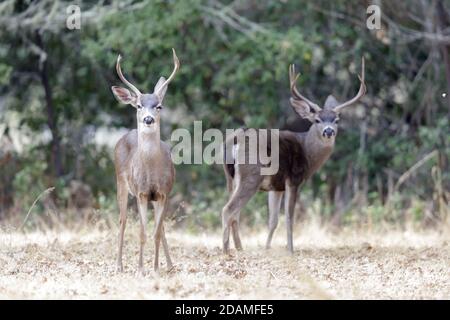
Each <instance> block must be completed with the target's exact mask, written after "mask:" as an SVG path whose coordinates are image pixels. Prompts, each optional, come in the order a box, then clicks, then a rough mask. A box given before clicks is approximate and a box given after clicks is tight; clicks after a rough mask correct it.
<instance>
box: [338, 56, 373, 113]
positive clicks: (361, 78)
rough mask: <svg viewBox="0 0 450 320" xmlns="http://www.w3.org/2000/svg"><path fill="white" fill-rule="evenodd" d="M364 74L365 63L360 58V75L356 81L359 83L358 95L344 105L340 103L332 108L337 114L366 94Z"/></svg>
mask: <svg viewBox="0 0 450 320" xmlns="http://www.w3.org/2000/svg"><path fill="white" fill-rule="evenodd" d="M365 73H366V72H365V62H364V57H362V59H361V75H358V79H359V81H360V83H361V84H360V86H359V90H358V93H357V94H356V96H355V97H354V98H353V99H351V100H349V101H346V102H344V103H342V104H340V105H337V106H336V107H335V108H334V111H336V112H339V111H340V110H341V109H343V108H345V107H348V106H349V105H351V104H353V103H355V102H356V101H358V100H359V99H361V98H362V97H363V96H364V95H365V94H366V90H367V88H366V84H365V82H364V79H365Z"/></svg>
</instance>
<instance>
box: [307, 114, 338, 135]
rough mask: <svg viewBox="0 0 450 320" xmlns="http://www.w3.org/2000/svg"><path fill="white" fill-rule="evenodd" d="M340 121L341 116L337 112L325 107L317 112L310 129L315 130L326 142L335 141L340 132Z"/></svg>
mask: <svg viewBox="0 0 450 320" xmlns="http://www.w3.org/2000/svg"><path fill="white" fill-rule="evenodd" d="M338 122H339V116H338V114H337V113H336V112H334V111H333V110H328V109H324V110H321V111H319V112H318V113H317V114H315V116H314V123H313V125H312V127H311V129H310V130H314V131H315V132H316V134H317V135H318V136H319V137H320V138H321V139H322V140H323V141H324V142H325V143H334V139H335V137H336V135H337V132H338Z"/></svg>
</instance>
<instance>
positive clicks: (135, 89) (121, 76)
mask: <svg viewBox="0 0 450 320" xmlns="http://www.w3.org/2000/svg"><path fill="white" fill-rule="evenodd" d="M121 59H122V56H121V55H120V54H119V56H118V57H117V63H116V71H117V74H118V75H119V78H120V80H122V82H123V83H125V84H126V85H127V86H128V87H129V88H130V89H131V90H132V91H133V92H134V94H135V95H136V96H139V95H141V92H140V91H139V89H138V88H136V87H135V86H134V85H133V84H131V83H130V82H129V81H128V80H127V79H125V77H124V76H123V74H122V69H121V68H120V60H121Z"/></svg>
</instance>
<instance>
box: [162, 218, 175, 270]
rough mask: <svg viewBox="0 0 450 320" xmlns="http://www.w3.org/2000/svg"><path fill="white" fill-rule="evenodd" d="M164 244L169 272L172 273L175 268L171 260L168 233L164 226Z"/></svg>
mask: <svg viewBox="0 0 450 320" xmlns="http://www.w3.org/2000/svg"><path fill="white" fill-rule="evenodd" d="M162 243H163V248H164V255H165V256H166V263H167V270H168V271H170V270H171V269H172V268H173V263H172V259H170V254H169V246H168V245H167V239H166V231H165V229H164V226H163V228H162Z"/></svg>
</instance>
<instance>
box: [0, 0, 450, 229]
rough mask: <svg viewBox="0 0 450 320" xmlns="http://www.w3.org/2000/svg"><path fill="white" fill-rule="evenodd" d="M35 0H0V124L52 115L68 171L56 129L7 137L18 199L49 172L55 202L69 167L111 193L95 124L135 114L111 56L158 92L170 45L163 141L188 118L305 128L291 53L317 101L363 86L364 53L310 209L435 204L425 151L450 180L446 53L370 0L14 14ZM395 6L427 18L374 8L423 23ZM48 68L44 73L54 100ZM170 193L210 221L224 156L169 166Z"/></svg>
mask: <svg viewBox="0 0 450 320" xmlns="http://www.w3.org/2000/svg"><path fill="white" fill-rule="evenodd" d="M36 3H37V2H35V1H6V2H5V4H4V6H3V7H1V9H0V22H1V24H2V29H0V38H1V41H0V85H1V88H0V111H1V112H0V119H2V122H4V123H5V126H6V127H7V130H5V133H4V135H3V136H4V137H6V136H8V137H12V136H13V135H14V132H15V133H16V134H17V132H19V133H20V132H24V131H23V130H24V128H26V129H27V130H31V132H32V135H36V137H37V136H39V135H41V134H43V133H44V134H47V135H48V134H49V133H48V130H49V117H51V118H52V119H53V120H54V121H55V123H56V130H57V132H56V131H53V132H50V137H52V135H53V136H54V135H55V134H57V135H58V136H60V138H61V141H60V144H61V150H60V152H59V153H58V156H60V157H61V160H62V166H63V170H62V173H61V174H55V168H54V165H53V161H54V157H55V154H53V152H54V145H53V144H52V143H54V139H53V140H52V139H51V138H50V140H49V139H47V140H45V139H44V140H43V141H40V140H39V141H40V142H36V143H34V144H33V145H32V146H28V147H25V148H24V150H22V151H21V152H17V151H14V154H15V158H14V159H15V160H14V161H17V163H19V165H18V168H17V170H15V172H10V173H9V174H10V175H11V176H12V177H13V183H12V186H11V190H10V192H12V193H13V194H14V198H15V206H16V208H17V206H18V208H19V211H20V212H24V211H26V209H27V208H28V207H29V205H30V204H31V203H32V202H33V200H34V199H35V197H36V196H37V195H38V194H39V193H40V192H41V191H43V190H44V189H45V188H47V187H48V186H58V188H57V190H56V191H55V193H54V195H53V196H54V199H53V200H54V201H55V203H56V204H57V206H58V207H64V206H65V205H67V201H68V198H69V197H70V195H69V191H68V185H69V183H70V181H71V180H73V179H77V180H81V181H83V182H84V183H85V184H87V185H89V186H90V187H91V189H92V192H93V194H94V198H95V199H96V206H97V207H99V208H100V209H102V208H104V209H108V210H113V208H115V176H114V168H113V163H112V157H111V154H112V153H111V150H110V149H108V148H107V147H101V146H98V145H95V144H94V136H95V132H96V131H97V130H98V129H99V128H105V127H106V128H110V129H114V128H124V127H125V128H133V127H135V118H134V112H133V110H132V109H131V108H129V107H125V106H122V105H120V104H119V103H118V102H117V101H116V100H115V99H114V97H113V95H112V93H111V91H110V87H111V86H112V85H117V84H119V80H118V79H117V76H116V75H115V70H114V65H115V61H116V58H117V55H118V54H119V53H120V54H121V55H122V56H123V57H124V59H123V64H122V68H123V70H124V73H125V74H126V76H127V77H128V78H129V79H132V80H133V82H134V83H135V84H137V86H138V87H139V88H140V89H141V90H142V91H152V89H153V86H154V85H155V83H156V82H157V80H158V78H159V77H160V76H161V75H165V76H167V75H168V74H169V73H170V71H171V68H172V61H171V54H170V49H171V48H172V47H173V48H176V50H177V54H178V56H179V58H180V60H181V65H182V66H181V69H180V72H179V73H178V74H177V76H176V79H175V80H174V81H173V82H172V84H171V86H170V88H169V90H168V95H167V97H166V101H165V104H166V105H167V108H166V109H165V110H164V114H163V128H162V130H163V132H162V136H163V137H164V138H165V140H169V137H170V133H171V131H172V130H173V129H176V128H179V127H184V128H192V123H193V121H194V120H202V121H203V128H210V127H214V128H220V129H221V130H223V131H224V129H225V128H236V127H240V126H248V127H260V128H261V127H268V128H291V129H293V130H297V131H304V130H306V129H307V126H305V122H304V121H300V120H299V119H298V117H297V116H296V115H295V114H294V112H293V111H292V110H291V108H290V106H289V103H288V99H289V86H288V73H287V69H288V65H289V64H290V63H295V64H296V65H297V67H299V69H300V71H301V73H302V77H301V78H300V80H299V86H300V87H301V89H302V91H303V92H304V93H305V94H306V95H307V96H309V97H311V99H313V100H316V101H318V102H319V104H320V103H323V102H324V100H325V98H326V96H327V95H328V94H331V93H332V94H334V95H335V96H336V97H337V98H338V99H339V100H344V99H348V98H349V97H350V96H352V95H353V94H354V93H355V92H356V91H357V89H358V85H359V84H358V81H357V78H356V74H355V73H356V72H358V70H359V63H360V62H359V61H360V58H361V56H363V55H364V56H365V58H366V69H367V70H366V82H367V84H368V93H367V96H366V97H365V98H364V100H363V103H362V105H358V106H356V107H352V108H349V109H348V110H346V111H345V112H344V113H343V115H342V117H341V118H342V121H341V124H340V133H339V137H338V139H337V143H336V150H335V152H334V154H333V156H332V158H331V159H330V160H329V161H328V162H327V163H326V164H325V166H324V168H323V169H322V170H321V171H320V172H319V173H318V174H316V175H315V176H314V177H313V178H312V179H311V181H310V182H308V183H307V184H306V186H305V187H304V191H303V192H302V195H301V197H302V199H303V200H304V203H305V204H304V207H306V208H308V207H313V206H314V199H320V200H321V203H322V205H320V206H319V208H320V209H319V211H320V212H319V214H321V215H323V216H324V217H327V219H328V218H331V217H332V216H333V215H334V213H335V212H337V211H340V212H342V213H341V214H342V217H343V218H342V219H341V221H342V222H348V221H354V220H355V219H356V220H358V219H360V218H361V217H363V218H364V219H368V217H371V218H370V219H372V220H373V221H380V220H386V218H387V217H385V216H384V215H386V214H389V213H386V210H384V207H383V205H384V204H385V202H386V200H387V198H388V197H389V196H392V198H395V201H394V200H393V201H394V202H395V208H396V209H398V210H399V212H403V211H405V210H409V209H411V211H410V212H411V214H412V215H413V216H414V217H415V219H416V220H421V218H420V216H421V214H422V216H423V212H424V210H425V209H423V208H424V206H425V204H426V203H432V204H431V206H432V209H431V211H432V212H435V211H436V210H438V209H437V208H436V206H435V204H433V203H435V201H434V202H433V194H434V193H435V192H436V188H437V187H436V182H435V181H434V180H433V179H432V176H431V174H430V171H431V168H432V167H433V166H438V167H439V168H440V170H441V172H442V181H441V184H442V186H443V189H444V190H445V192H447V193H445V192H444V196H445V195H446V194H447V195H448V190H449V185H450V173H449V170H448V167H449V159H450V130H449V103H448V98H446V99H445V98H443V97H442V96H441V93H442V92H445V90H446V89H445V88H447V85H448V84H447V82H446V78H445V71H444V69H443V68H442V64H443V60H442V56H441V52H437V51H435V50H436V49H435V46H434V47H433V45H436V44H430V43H427V42H426V41H425V40H418V41H409V42H408V41H402V40H403V39H402V35H401V34H398V33H395V32H394V31H395V30H393V26H392V25H389V24H386V23H385V22H384V23H383V29H382V30H381V31H370V30H368V29H367V28H366V27H365V19H366V17H367V16H366V4H365V2H361V1H334V2H329V1H323V0H318V1H314V2H310V1H275V0H273V1H270V0H263V1H254V0H253V1H250V0H249V1H202V0H186V1H160V0H154V1H126V4H123V5H122V6H121V5H120V2H119V1H111V2H105V3H102V4H96V2H92V1H85V2H83V3H80V6H81V8H82V12H83V13H85V14H86V16H89V14H91V17H92V16H95V17H96V18H95V19H93V18H92V19H91V20H90V19H89V18H85V19H83V20H82V27H81V30H68V29H66V28H65V27H64V24H63V23H61V21H59V20H58V21H59V22H58V23H59V24H57V23H56V22H52V21H51V19H52V16H51V15H49V16H48V19H50V20H49V24H44V23H43V22H42V21H41V20H39V19H38V18H36V19H35V20H33V21H34V22H33V21H28V22H29V23H25V22H24V21H21V20H20V19H21V14H23V13H24V12H27V10H28V9H30V8H31V7H33V6H34V5H36V8H35V11H36V12H33V13H30V15H31V16H32V17H37V16H38V15H39V14H41V16H42V13H44V17H45V16H46V15H45V13H46V11H45V10H50V8H51V5H52V4H51V2H49V3H48V4H46V1H42V2H41V3H40V4H36ZM68 4H69V2H67V3H66V2H62V1H60V2H58V4H57V6H58V7H57V10H56V12H60V14H61V15H62V16H63V17H64V13H65V7H66V5H68ZM39 10H41V11H42V12H39ZM58 10H59V11H58ZM447 11H448V8H447ZM401 12H410V13H411V15H413V14H415V15H416V16H417V17H419V18H420V19H426V17H425V16H424V14H423V12H421V11H420V3H419V1H412V4H411V5H410V6H405V5H404V4H393V3H387V2H384V1H383V14H386V15H388V16H390V18H391V19H392V20H393V21H394V22H395V23H397V24H398V25H405V26H408V27H409V28H421V27H422V25H421V24H418V23H417V22H414V21H412V20H411V19H409V18H407V17H405V15H403V14H401ZM56 15H57V14H56ZM22 18H23V17H22ZM53 18H54V19H56V18H55V17H53ZM14 19H16V20H17V21H15V20H14ZM11 21H15V22H16V24H12V23H11ZM55 21H56V20H55ZM52 23H53V24H52ZM38 35H39V37H40V41H39V39H38V38H39V37H38ZM433 50H434V51H433ZM445 52H447V51H445ZM446 54H448V53H446ZM43 61H46V68H47V69H46V70H45V68H44V67H43ZM43 72H45V73H46V75H47V76H48V78H49V89H50V90H51V99H52V106H53V109H54V110H53V112H52V114H49V111H48V101H47V100H46V98H47V93H46V92H45V90H44V89H45V88H44V84H43V81H42V74H43ZM399 96H400V98H399ZM402 96H403V97H404V98H402ZM10 111H17V112H18V113H19V114H20V124H19V125H18V126H16V127H14V126H12V125H11V123H10V122H9V120H8V119H9V118H8V114H9V113H8V112H10ZM0 129H1V128H0ZM14 130H15V131H14ZM1 132H2V131H1V130H0V133H1ZM55 132H56V133H55ZM0 139H2V138H1V136H0ZM3 139H5V138H3ZM10 140H14V139H12V138H11V139H10ZM51 141H53V142H51ZM1 148H2V145H0V149H1ZM3 148H4V145H3ZM5 150H6V149H5ZM52 150H53V151H52ZM433 150H439V157H438V159H433V160H431V161H429V163H427V164H425V165H424V166H423V167H421V168H420V169H418V170H417V171H416V172H414V174H413V175H412V176H411V177H410V178H409V179H408V181H407V182H406V183H405V184H404V185H403V186H402V188H401V189H400V190H398V192H399V194H395V195H389V192H390V189H389V188H390V187H389V186H390V185H392V184H394V183H395V182H396V181H397V179H398V178H399V177H400V176H401V174H403V173H404V172H405V171H406V170H408V169H409V168H410V167H411V166H413V165H414V164H415V163H417V162H418V161H419V160H420V159H421V158H422V157H423V156H425V155H426V154H428V153H430V152H431V151H433ZM1 156H2V154H1V153H0V157H1ZM2 169H3V168H2ZM173 194H174V195H175V196H174V198H177V199H181V198H182V200H179V202H180V201H184V202H186V203H188V206H187V208H188V209H186V210H184V211H185V213H184V214H186V216H187V217H189V219H187V220H188V222H187V223H186V224H187V225H188V227H189V228H192V229H195V228H198V227H199V226H200V227H201V228H203V227H204V228H211V227H217V226H219V225H220V219H219V213H220V211H221V208H222V206H223V204H224V203H225V201H226V198H227V195H226V192H225V180H224V177H223V173H222V168H221V167H220V166H207V165H181V166H178V167H177V183H176V186H175V189H174V192H173ZM411 198H414V199H415V200H411ZM265 203H266V196H265V195H258V196H257V197H256V198H255V199H254V200H252V202H251V203H250V204H249V205H248V206H247V208H246V209H245V212H243V213H242V215H243V217H244V218H243V219H244V221H245V222H246V223H248V224H260V223H262V222H263V221H265V219H266V214H265V212H266V208H265ZM339 203H341V204H340V205H339ZM175 206H176V204H175ZM339 206H340V208H341V209H339V210H338V208H339ZM361 206H364V207H363V209H361ZM388 218H389V219H391V218H393V217H392V216H390V217H388ZM397 218H398V219H401V217H400V216H399V217H395V219H397ZM395 219H394V220H395Z"/></svg>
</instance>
